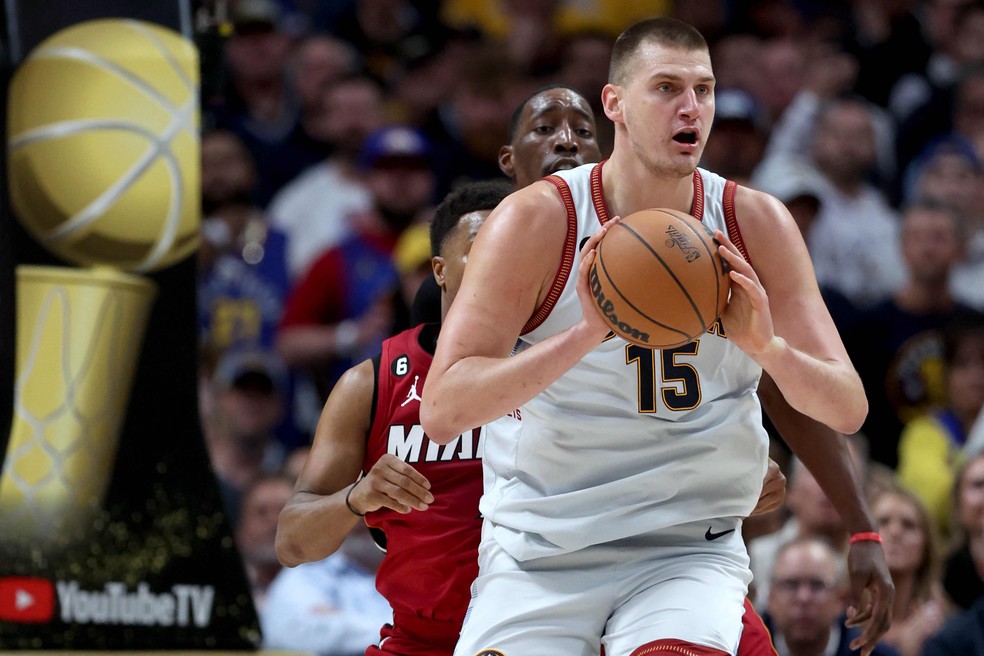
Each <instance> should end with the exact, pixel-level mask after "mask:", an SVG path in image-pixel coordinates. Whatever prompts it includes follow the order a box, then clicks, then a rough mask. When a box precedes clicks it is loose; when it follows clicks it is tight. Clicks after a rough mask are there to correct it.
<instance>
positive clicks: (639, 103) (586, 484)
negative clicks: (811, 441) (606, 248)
mask: <svg viewBox="0 0 984 656" xmlns="http://www.w3.org/2000/svg"><path fill="white" fill-rule="evenodd" d="M713 87H714V77H713V72H712V69H711V63H710V57H709V54H708V52H707V45H706V43H705V42H704V40H703V38H702V37H701V36H700V34H699V33H698V32H696V30H694V29H693V28H691V27H690V26H689V25H686V24H685V23H681V22H679V21H675V20H672V19H652V20H649V21H644V22H642V23H640V24H637V25H636V26H634V27H632V28H630V29H629V30H627V31H626V32H625V33H623V35H622V36H621V37H620V38H619V40H618V42H617V43H616V45H615V49H614V52H613V56H612V66H611V72H610V77H609V84H608V85H606V87H605V89H604V91H603V101H604V106H605V112H606V115H607V116H608V117H609V118H610V119H611V120H612V121H613V122H614V123H615V127H616V135H615V147H614V151H613V154H612V157H611V159H609V160H608V161H607V162H606V163H604V164H603V165H585V166H583V167H579V168H577V169H574V170H572V171H568V172H562V173H559V174H557V175H555V176H553V177H552V178H551V179H550V180H548V181H543V182H537V183H535V184H533V185H531V186H529V187H526V188H525V189H522V190H520V191H518V192H516V193H514V194H513V195H512V196H510V197H509V198H508V199H507V200H506V201H504V203H502V204H501V205H500V206H499V208H498V209H497V210H496V211H495V212H493V214H492V215H491V216H490V218H489V219H488V222H487V223H486V225H485V227H483V229H482V231H481V233H480V234H479V236H478V238H477V239H476V241H475V244H474V247H473V248H472V250H471V253H470V255H469V266H468V268H467V270H466V275H465V277H464V281H463V284H462V289H461V292H460V294H459V295H458V301H457V302H456V303H455V305H454V306H453V308H452V310H451V312H450V314H449V315H448V318H447V323H446V325H445V327H444V330H443V332H442V338H441V340H440V343H439V344H438V348H437V353H436V355H435V359H434V363H433V365H432V368H431V371H430V374H429V377H428V379H427V381H426V383H425V385H424V391H423V395H422V396H423V402H422V404H421V411H420V412H421V420H422V424H423V426H424V428H425V430H426V432H427V434H428V435H429V436H430V437H431V439H432V440H434V441H437V442H441V441H449V440H451V439H453V438H454V437H455V436H457V435H458V434H460V433H461V432H462V431H464V430H467V429H468V428H469V427H471V426H477V425H481V424H486V423H488V422H490V421H492V420H494V419H495V418H497V417H500V416H503V415H507V414H509V413H514V416H517V417H518V418H521V430H520V431H516V432H515V433H513V432H510V431H504V432H503V433H502V435H503V439H500V440H496V441H492V440H489V441H487V444H486V456H485V457H486V460H485V462H486V477H487V479H486V491H485V495H484V497H483V500H482V506H481V509H482V512H483V514H484V516H485V517H486V522H485V527H484V534H483V543H482V546H481V549H480V556H479V558H480V574H479V577H478V579H476V582H475V586H474V598H473V602H472V605H471V607H470V610H469V618H468V619H467V620H466V622H465V626H464V628H463V632H462V636H461V640H460V641H459V643H458V647H457V649H456V652H455V653H456V654H458V655H459V656H469V655H471V654H504V655H505V656H514V655H515V656H518V655H519V654H534V653H562V654H589V653H592V649H593V648H594V646H595V645H597V643H598V641H599V640H601V641H602V643H603V644H604V646H605V650H606V654H608V655H609V656H623V655H625V656H628V655H630V654H643V653H645V654H647V655H648V656H656V655H658V654H680V653H692V654H698V655H702V656H703V655H719V654H733V653H734V652H735V649H736V646H737V644H738V638H739V632H740V626H741V622H740V618H741V612H742V601H743V599H744V595H745V592H746V589H747V585H748V582H749V579H750V574H749V572H748V567H747V565H748V560H747V555H746V553H745V550H744V545H743V543H742V541H741V537H740V525H741V519H740V518H741V517H744V516H747V515H748V513H749V512H750V510H751V509H752V507H753V506H754V505H755V501H756V499H757V496H758V491H759V489H758V488H759V485H757V483H759V484H760V481H761V477H762V474H763V471H764V467H765V462H766V458H765V451H766V446H767V437H766V435H765V432H764V430H763V429H762V425H761V414H760V413H761V408H760V407H759V405H758V398H757V396H756V394H755V390H756V388H757V385H758V382H759V377H760V374H761V373H762V371H763V370H764V371H765V372H767V373H768V374H769V375H770V377H771V378H772V380H773V381H774V382H775V384H776V386H777V388H778V390H779V391H780V392H781V393H782V394H783V396H784V397H785V398H786V399H787V400H788V401H789V403H790V405H791V406H792V407H793V408H794V409H796V410H797V411H799V412H802V413H804V414H806V415H808V416H810V417H812V418H814V419H816V420H819V421H821V422H823V423H825V424H827V425H828V426H830V427H831V428H833V429H835V430H837V431H839V432H843V433H852V432H854V431H856V430H857V428H858V427H859V426H860V425H861V422H862V421H863V419H864V416H865V413H866V412H867V401H866V399H865V396H864V390H863V388H862V386H861V383H860V380H859V379H858V377H857V375H856V373H855V372H854V369H853V367H852V366H851V363H850V361H849V359H848V357H847V354H846V352H845V351H844V347H843V345H842V344H841V342H840V339H839V337H838V335H837V332H836V330H835V328H834V326H833V323H832V321H831V319H830V316H829V314H828V313H827V311H826V308H825V306H824V305H823V301H822V300H821V298H820V294H819V291H818V289H817V286H816V282H815V276H814V274H813V270H812V267H811V265H810V260H809V256H808V254H807V251H806V247H805V245H804V244H803V240H802V237H801V236H800V233H799V231H798V230H797V228H796V226H795V224H794V223H793V221H792V218H791V216H790V215H789V213H788V211H787V210H786V209H785V207H783V206H782V204H781V203H779V202H778V201H777V200H776V199H774V198H772V197H771V196H768V195H766V194H762V193H760V192H756V191H753V190H750V189H746V188H740V189H736V188H735V186H734V185H732V184H728V183H726V182H725V181H724V180H723V179H722V178H720V177H719V176H717V175H715V174H713V173H711V172H708V171H703V170H701V171H698V170H696V165H697V162H698V161H699V158H700V154H701V151H702V148H703V144H704V142H705V140H706V138H707V134H708V132H709V129H710V126H711V122H712V120H713V114H714V94H713ZM648 207H671V208H675V209H678V210H683V211H690V212H691V213H692V214H694V215H695V216H697V217H698V218H699V219H701V220H702V221H704V222H705V224H706V225H708V226H709V227H711V228H713V229H714V230H715V231H716V233H715V234H716V236H717V238H718V240H719V241H720V242H721V243H722V247H721V252H722V256H723V257H725V259H726V260H727V261H728V262H729V264H730V265H731V267H732V273H731V276H732V281H733V286H732V298H731V302H730V304H729V306H728V309H727V310H726V311H725V313H724V315H723V317H722V321H721V322H720V324H718V325H716V326H715V327H714V328H712V329H711V330H710V331H709V332H708V334H706V335H704V336H703V337H702V338H701V339H700V340H699V341H697V342H694V343H692V344H689V345H687V346H685V347H682V348H680V349H674V350H673V351H664V352H660V351H652V350H648V349H638V348H635V347H633V346H631V345H628V344H626V343H625V342H623V341H621V340H619V339H617V338H612V337H609V335H608V328H607V325H606V323H605V321H604V320H603V319H602V317H601V315H600V314H599V313H598V312H597V311H595V310H594V309H593V308H592V307H591V305H592V303H593V300H592V298H591V294H590V291H589V289H588V285H587V276H586V271H587V270H588V268H589V267H590V265H591V263H592V261H593V259H594V247H595V246H596V245H597V243H598V241H599V240H600V239H601V237H602V236H603V235H604V233H605V231H606V230H607V228H608V227H609V226H611V225H613V223H614V221H617V219H615V218H613V217H615V216H617V215H621V216H626V215H628V214H631V213H633V212H635V211H638V210H641V209H644V208H648ZM726 208H727V210H726ZM599 226H601V227H600V228H599ZM581 244H584V246H583V248H582V251H581V252H582V255H581V257H578V254H577V250H578V248H579V246H580V245H581ZM753 265H754V267H755V268H754V269H753ZM520 335H521V336H522V339H523V341H524V343H525V344H526V345H527V348H524V349H522V350H521V351H520V352H519V353H518V354H516V355H515V356H514V357H509V354H510V352H511V350H512V347H513V345H514V343H515V341H516V339H517V337H519V336H520ZM507 436H512V437H507ZM857 537H858V538H859V539H860V540H865V539H876V538H877V536H876V535H874V534H870V533H863V534H861V535H860V536H857ZM875 592H876V593H877V592H878V588H875ZM871 601H872V604H873V605H875V606H877V605H879V604H880V603H881V602H882V601H883V600H879V599H873V600H871ZM870 610H871V608H870V607H869V606H867V605H864V606H862V605H861V604H859V603H856V604H855V607H853V608H852V609H851V610H850V611H849V614H850V615H852V617H853V619H854V620H855V621H863V619H864V618H866V617H868V613H869V612H870ZM878 635H880V633H879V631H878V630H877V629H874V630H872V631H867V630H866V631H865V632H864V633H863V634H862V636H861V638H859V639H858V644H857V645H855V646H856V647H861V648H862V650H863V652H868V651H870V649H871V647H872V646H873V644H874V641H875V640H876V639H877V636H878ZM602 636H603V637H602Z"/></svg>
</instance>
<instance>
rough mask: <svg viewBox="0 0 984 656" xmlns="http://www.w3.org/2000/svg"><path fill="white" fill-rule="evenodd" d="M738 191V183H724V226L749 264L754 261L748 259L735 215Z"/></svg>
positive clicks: (732, 181)
mask: <svg viewBox="0 0 984 656" xmlns="http://www.w3.org/2000/svg"><path fill="white" fill-rule="evenodd" d="M737 190H738V183H737V182H735V181H734V180H727V181H725V183H724V199H723V203H724V224H725V226H727V228H728V239H730V240H731V243H732V244H734V245H735V246H737V247H738V252H739V253H741V256H742V257H743V258H745V261H746V262H748V263H749V264H751V263H752V259H751V258H750V257H748V250H747V249H746V248H745V240H744V239H742V237H741V228H739V227H738V215H737V214H736V213H735V191H737Z"/></svg>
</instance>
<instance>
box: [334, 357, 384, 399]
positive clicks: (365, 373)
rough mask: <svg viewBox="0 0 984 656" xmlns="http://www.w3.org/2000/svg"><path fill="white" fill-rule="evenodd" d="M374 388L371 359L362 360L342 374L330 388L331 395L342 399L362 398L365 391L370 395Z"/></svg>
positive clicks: (374, 369) (374, 381)
mask: <svg viewBox="0 0 984 656" xmlns="http://www.w3.org/2000/svg"><path fill="white" fill-rule="evenodd" d="M375 386H376V367H375V366H374V365H373V361H372V360H371V359H370V360H363V361H362V362H360V363H359V364H357V365H354V366H352V367H350V368H349V369H347V370H346V371H345V373H343V374H342V376H341V378H339V379H338V382H337V383H335V386H334V387H333V388H332V391H331V395H332V396H340V397H342V398H343V399H344V398H358V397H362V396H364V395H365V393H366V392H367V391H368V392H369V394H370V395H371V394H372V391H373V389H374V388H375Z"/></svg>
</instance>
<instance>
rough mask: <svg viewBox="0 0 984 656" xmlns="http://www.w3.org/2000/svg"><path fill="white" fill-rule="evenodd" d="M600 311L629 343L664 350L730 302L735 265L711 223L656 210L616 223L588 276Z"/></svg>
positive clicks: (690, 336) (703, 326) (706, 324)
mask: <svg viewBox="0 0 984 656" xmlns="http://www.w3.org/2000/svg"><path fill="white" fill-rule="evenodd" d="M588 276H589V278H588V281H589V283H590V285H591V293H592V294H593V295H594V298H595V302H596V304H597V307H598V311H599V312H600V313H601V315H602V316H603V317H605V319H606V320H607V321H608V323H609V324H610V325H611V328H612V330H613V331H615V334H617V335H618V336H620V337H622V338H623V339H625V340H626V341H629V342H632V343H635V344H639V345H641V346H648V347H651V348H658V349H665V348H673V347H676V346H683V345H684V344H686V343H688V342H691V341H693V340H695V339H697V338H698V337H700V336H701V335H703V334H704V333H705V332H707V329H708V328H710V327H711V325H712V324H713V323H714V321H715V320H716V319H717V318H718V317H719V316H720V314H721V312H723V311H724V308H725V306H726V305H727V304H728V291H729V289H730V278H729V277H728V265H727V263H726V262H725V261H724V260H723V259H722V258H721V256H720V255H719V254H718V251H717V242H716V241H715V240H714V236H713V235H712V234H711V232H710V230H708V229H707V228H706V227H705V226H704V224H702V223H701V222H700V221H698V220H697V219H695V218H694V217H692V216H690V215H689V214H685V213H683V212H679V211H677V210H669V209H662V208H657V209H649V210H642V211H640V212H636V213H634V214H630V215H629V216H627V217H625V218H623V219H622V220H621V221H619V222H618V223H617V224H616V225H615V226H613V227H612V228H611V229H610V230H609V231H608V234H606V235H605V236H604V238H603V239H602V240H601V242H600V243H599V245H598V252H597V258H596V260H595V263H594V265H593V266H592V267H591V271H590V272H589V274H588Z"/></svg>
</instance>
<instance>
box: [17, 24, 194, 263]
mask: <svg viewBox="0 0 984 656" xmlns="http://www.w3.org/2000/svg"><path fill="white" fill-rule="evenodd" d="M198 105H199V103H198V55H197V50H196V49H195V46H194V45H193V44H192V43H191V41H189V40H188V39H186V38H184V37H183V36H181V35H180V34H178V33H177V32H174V31H172V30H170V29H167V28H164V27H161V26H159V25H155V24H153V23H147V22H143V21H137V20H128V19H106V20H94V21H88V22H85V23H79V24H76V25H73V26H71V27H69V28H67V29H64V30H62V31H60V32H58V33H56V34H54V35H52V36H51V37H49V38H48V39H46V40H45V41H43V42H42V43H40V44H39V45H38V46H37V47H36V48H35V49H34V50H33V51H31V53H30V54H29V55H28V56H27V58H26V59H25V60H24V61H23V62H22V63H21V64H20V66H19V67H18V69H17V70H16V72H15V73H14V76H13V78H12V80H11V84H10V92H9V94H8V108H7V117H8V118H7V137H8V146H7V147H8V184H9V189H10V198H11V204H12V206H13V210H14V213H15V215H16V216H17V219H18V220H19V221H20V222H21V224H22V225H23V226H24V227H25V229H26V230H27V231H28V232H30V233H31V235H32V236H33V237H34V238H35V239H37V240H38V242H40V243H41V244H42V245H44V246H45V247H46V248H47V249H48V250H49V251H51V252H52V253H54V254H55V255H58V256H59V257H61V258H63V259H65V260H68V261H69V262H72V263H75V264H82V265H96V264H103V265H109V266H113V267H117V268H121V269H127V270H131V271H138V272H140V271H153V270H157V269H161V268H164V267H166V266H168V265H170V264H173V263H175V262H177V261H178V260H181V259H183V258H184V257H186V256H188V255H190V254H191V253H192V252H193V251H194V250H195V247H196V246H197V245H198V228H199V223H200V210H199V203H200V198H199V196H200V155H199V139H198V122H199V120H198Z"/></svg>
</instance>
